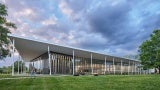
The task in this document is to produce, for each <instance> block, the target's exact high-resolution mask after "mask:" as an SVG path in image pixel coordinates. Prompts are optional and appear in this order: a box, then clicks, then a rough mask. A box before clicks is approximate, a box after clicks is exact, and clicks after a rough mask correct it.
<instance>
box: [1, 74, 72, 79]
mask: <svg viewBox="0 0 160 90" xmlns="http://www.w3.org/2000/svg"><path fill="white" fill-rule="evenodd" d="M15 76H16V77H10V78H0V80H7V79H8V80H9V79H24V78H38V77H64V76H71V75H32V76H29V75H15Z"/></svg>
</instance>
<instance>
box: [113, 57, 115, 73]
mask: <svg viewBox="0 0 160 90" xmlns="http://www.w3.org/2000/svg"><path fill="white" fill-rule="evenodd" d="M113 70H114V75H115V64H114V58H113Z"/></svg>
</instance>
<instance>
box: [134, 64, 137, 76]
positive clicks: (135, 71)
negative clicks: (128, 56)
mask: <svg viewBox="0 0 160 90" xmlns="http://www.w3.org/2000/svg"><path fill="white" fill-rule="evenodd" d="M134 69H135V70H134V71H135V74H137V70H136V62H134Z"/></svg>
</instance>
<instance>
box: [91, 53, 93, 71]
mask: <svg viewBox="0 0 160 90" xmlns="http://www.w3.org/2000/svg"><path fill="white" fill-rule="evenodd" d="M92 64H93V62H92V53H91V70H92V73H91V74H93V65H92Z"/></svg>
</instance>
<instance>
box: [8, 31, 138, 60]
mask: <svg viewBox="0 0 160 90" xmlns="http://www.w3.org/2000/svg"><path fill="white" fill-rule="evenodd" d="M9 38H10V39H11V40H13V39H14V41H15V48H16V49H17V51H18V52H19V54H20V55H21V57H22V58H23V59H24V60H25V61H31V60H33V59H35V58H37V57H38V56H40V55H42V54H44V53H46V52H48V46H49V47H50V51H53V52H57V53H63V54H67V55H72V54H73V50H74V53H75V56H79V57H85V58H90V57H91V53H92V58H93V59H99V60H105V57H106V58H107V61H112V60H113V58H114V60H115V61H117V62H120V61H121V60H123V61H125V62H128V60H131V59H126V58H122V57H116V56H111V55H105V54H102V53H97V52H93V51H88V50H83V49H78V48H73V47H66V46H61V45H56V44H53V43H50V42H42V41H40V40H33V39H29V38H24V37H21V36H17V35H13V34H9ZM132 60H133V59H132ZM133 61H137V62H139V61H138V60H133Z"/></svg>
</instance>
